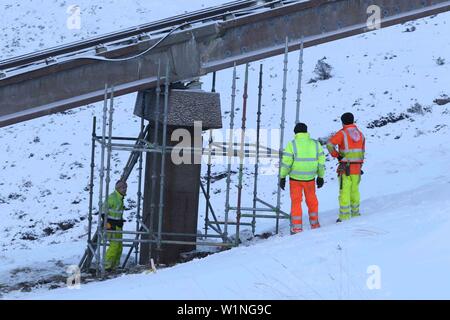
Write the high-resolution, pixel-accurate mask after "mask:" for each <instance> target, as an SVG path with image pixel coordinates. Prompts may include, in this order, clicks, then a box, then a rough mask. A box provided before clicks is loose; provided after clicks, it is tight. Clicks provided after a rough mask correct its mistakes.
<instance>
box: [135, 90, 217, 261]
mask: <svg viewBox="0 0 450 320" xmlns="http://www.w3.org/2000/svg"><path fill="white" fill-rule="evenodd" d="M155 102H156V97H155V91H154V90H151V91H145V92H140V93H139V94H138V98H137V103H136V109H135V114H137V115H138V116H142V110H143V111H144V118H145V119H147V120H149V121H150V123H151V124H153V123H154V120H155V110H156V106H155ZM163 104H164V96H163V95H161V99H160V106H159V110H160V112H161V116H160V117H159V129H160V130H159V133H158V138H159V139H158V144H159V145H161V144H162V133H163V132H162V129H163V116H162V110H163ZM143 107H144V108H143ZM195 121H202V124H203V126H202V129H203V130H209V129H218V128H221V127H222V116H221V110H220V96H219V94H217V93H207V92H203V91H201V90H170V95H169V113H168V132H167V133H168V134H167V145H168V146H175V145H177V144H178V143H179V141H171V137H172V133H173V132H174V131H175V130H176V129H180V128H182V129H185V130H187V131H188V132H189V133H190V135H191V137H192V139H191V142H192V144H191V146H192V147H194V140H195V139H194V132H195V131H199V130H194V122H195ZM153 131H154V130H151V135H150V137H149V141H150V142H153V141H154V133H153ZM199 132H200V133H198V135H201V131H199ZM197 139H199V140H197V141H200V142H201V137H197ZM200 146H201V143H200ZM196 147H199V146H196ZM154 158H156V165H155V168H154V169H155V170H153V164H154V161H153V159H154ZM190 159H191V161H190V162H191V164H179V165H176V164H175V163H173V161H172V158H171V155H170V154H168V155H167V156H166V163H165V166H166V170H165V174H166V177H165V185H164V210H163V219H162V232H163V233H187V234H197V229H198V228H197V223H198V207H199V199H200V175H201V164H199V163H198V161H197V164H195V161H194V160H195V158H194V155H191V157H190ZM154 172H155V173H156V183H155V184H154V186H155V188H152V174H153V173H154ZM160 172H161V154H159V153H149V154H147V157H146V166H145V182H144V206H143V214H142V217H143V220H144V221H145V222H146V225H147V226H148V227H149V228H151V230H153V232H154V233H155V235H156V233H157V231H158V220H159V219H158V218H159V215H158V209H159V206H158V205H159V194H160V192H159V191H160V185H161V179H160ZM151 199H154V202H153V206H154V211H153V212H154V214H153V216H152V215H151V211H152V210H151V207H152V201H151ZM163 239H165V240H183V241H195V240H196V237H195V236H191V237H179V236H170V237H169V236H163ZM192 250H195V246H192V245H178V244H177V245H174V244H166V245H163V246H162V251H161V252H160V253H159V262H160V263H161V264H166V265H170V264H174V263H177V262H178V261H179V259H180V254H181V253H183V252H189V251H192ZM156 257H157V252H156V245H149V244H141V246H140V261H139V262H140V264H148V263H149V261H150V258H153V259H155V260H156Z"/></svg>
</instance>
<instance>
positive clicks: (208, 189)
mask: <svg viewBox="0 0 450 320" xmlns="http://www.w3.org/2000/svg"><path fill="white" fill-rule="evenodd" d="M211 92H216V73H215V72H214V73H213V79H212V88H211ZM212 143H213V131H212V130H209V141H208V147H209V151H210V152H209V153H208V169H207V171H206V193H205V198H206V206H205V207H206V208H205V235H208V222H209V208H210V206H211V203H210V199H211V196H210V192H211V168H212V159H211V158H212V155H211V148H212Z"/></svg>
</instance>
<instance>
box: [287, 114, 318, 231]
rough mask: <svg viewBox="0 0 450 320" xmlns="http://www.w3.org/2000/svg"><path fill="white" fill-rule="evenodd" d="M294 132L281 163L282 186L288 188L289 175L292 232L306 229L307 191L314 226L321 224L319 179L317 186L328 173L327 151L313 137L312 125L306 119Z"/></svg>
mask: <svg viewBox="0 0 450 320" xmlns="http://www.w3.org/2000/svg"><path fill="white" fill-rule="evenodd" d="M294 132H295V139H294V140H292V141H291V142H289V143H288V144H287V146H286V149H285V150H284V152H283V158H282V162H281V165H280V187H281V189H282V190H284V189H285V186H286V177H287V176H289V186H290V194H291V205H292V206H291V234H295V233H299V232H302V231H303V221H302V214H303V213H302V198H303V193H304V194H305V199H306V205H307V206H308V211H309V222H310V224H311V229H317V228H319V227H320V223H319V201H318V200H317V196H316V182H317V187H318V188H319V189H320V188H322V186H323V184H324V180H323V178H324V176H325V154H324V152H323V148H322V145H321V144H320V143H319V142H318V141H316V140H313V139H311V138H310V136H309V133H308V127H307V126H306V124H304V123H298V124H297V125H296V126H295V129H294ZM316 177H317V181H316Z"/></svg>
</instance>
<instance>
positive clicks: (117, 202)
mask: <svg viewBox="0 0 450 320" xmlns="http://www.w3.org/2000/svg"><path fill="white" fill-rule="evenodd" d="M126 194H127V183H126V182H125V181H118V182H117V183H116V189H115V191H114V192H113V193H112V194H111V195H110V196H109V197H108V201H107V202H106V203H105V207H106V208H105V209H106V210H105V211H106V212H107V217H108V218H107V219H108V220H107V222H106V229H107V230H109V231H122V228H123V223H124V220H123V211H124V204H123V199H124V197H125V195H126ZM108 239H109V240H110V244H109V248H108V250H107V251H106V257H105V269H106V270H108V271H111V270H114V269H116V268H117V267H118V266H119V264H120V257H121V256H122V250H123V245H122V241H114V240H115V239H117V240H122V233H111V234H108Z"/></svg>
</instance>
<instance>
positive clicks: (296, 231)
mask: <svg viewBox="0 0 450 320" xmlns="http://www.w3.org/2000/svg"><path fill="white" fill-rule="evenodd" d="M300 232H303V229H300V228H292V229H291V236H292V235H294V234H297V233H300Z"/></svg>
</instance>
